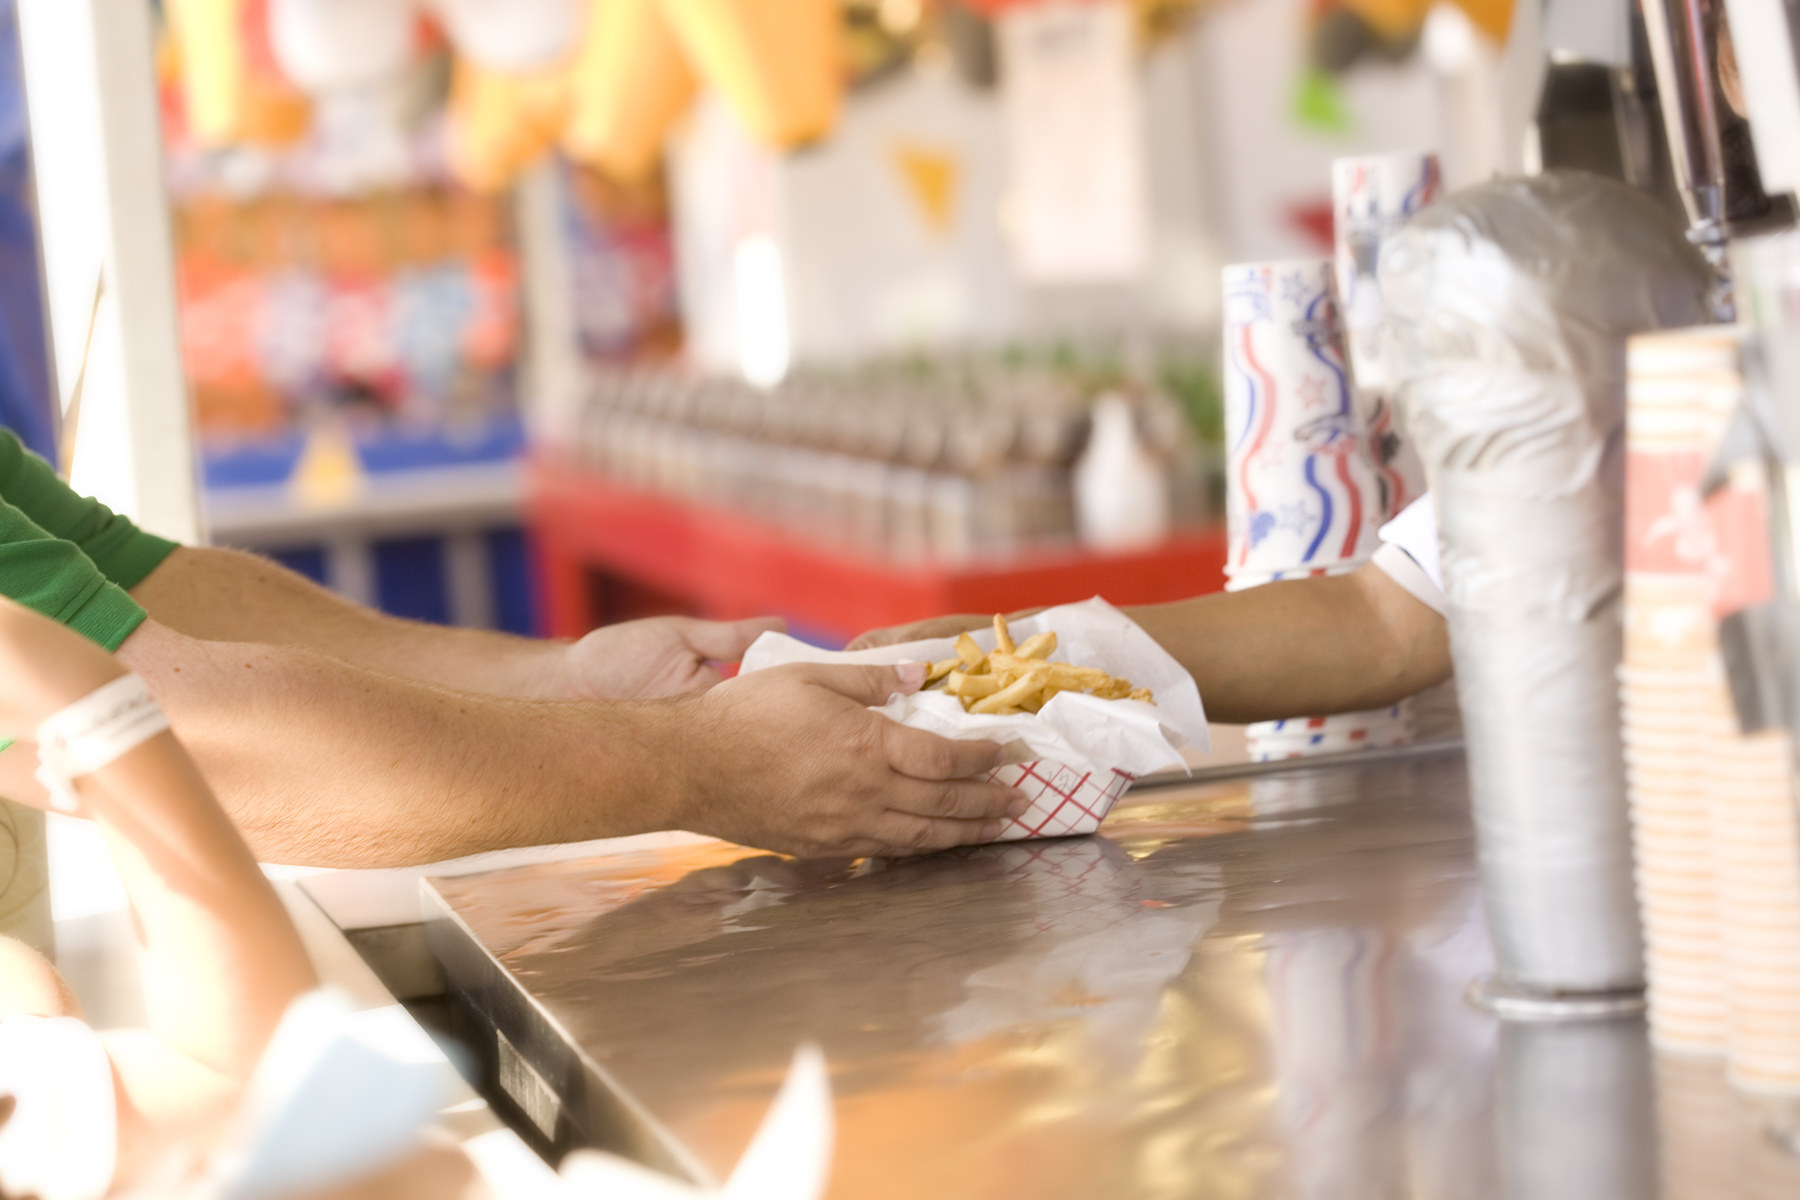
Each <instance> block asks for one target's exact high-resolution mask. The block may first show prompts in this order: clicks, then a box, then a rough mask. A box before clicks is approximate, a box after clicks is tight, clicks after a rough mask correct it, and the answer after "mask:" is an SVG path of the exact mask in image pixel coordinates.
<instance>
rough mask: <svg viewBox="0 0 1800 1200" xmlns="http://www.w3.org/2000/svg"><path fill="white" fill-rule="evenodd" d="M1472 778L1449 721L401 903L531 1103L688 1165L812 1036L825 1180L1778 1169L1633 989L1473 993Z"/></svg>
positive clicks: (571, 1137) (1154, 1189)
mask: <svg viewBox="0 0 1800 1200" xmlns="http://www.w3.org/2000/svg"><path fill="white" fill-rule="evenodd" d="M1467 810H1468V803H1467V779H1466V772H1465V768H1464V764H1463V761H1462V759H1461V757H1460V755H1457V754H1455V753H1443V752H1439V753H1436V754H1420V755H1417V756H1415V757H1413V758H1411V759H1402V760H1400V761H1384V762H1380V763H1370V764H1366V765H1337V766H1333V767H1329V768H1317V769H1308V770H1304V771H1299V772H1294V773H1291V774H1286V775H1279V776H1272V777H1266V778H1257V779H1249V780H1236V781H1230V782H1225V783H1219V784H1212V785H1205V786H1194V787H1187V788H1176V789H1170V790H1168V791H1162V792H1146V793H1140V794H1139V795H1137V796H1127V798H1126V800H1125V802H1124V803H1123V804H1122V805H1121V807H1120V808H1119V809H1118V810H1117V811H1116V812H1115V813H1114V814H1113V816H1112V817H1111V819H1109V820H1108V822H1107V824H1106V826H1105V828H1104V830H1103V832H1102V834H1101V835H1099V836H1097V837H1092V838H1077V839H1066V840H1056V841H1046V842H1039V843H1031V844H1012V845H996V846H988V847H983V848H979V849H974V850H968V851H961V852H954V853H950V854H943V855H937V856H933V857H930V858H924V859H918V860H912V861H857V862H843V861H834V862H794V861H789V860H785V859H781V858H776V857H772V856H768V855H764V854H761V853H759V852H756V851H752V850H745V849H742V848H739V847H734V846H727V845H724V844H721V843H709V844H702V845H688V846H682V847H672V848H665V849H658V850H652V851H645V852H639V853H635V854H630V855H621V856H617V857H611V858H594V859H586V860H579V861H574V862H566V863H557V864H547V865H539V866H531V867H524V868H518V869H513V870H507V871H501V872H495V873H492V874H488V875H481V876H473V877H465V878H460V879H450V880H437V881H433V883H432V884H431V885H430V893H431V894H430V896H429V898H428V908H429V909H430V910H431V911H432V912H433V913H434V914H435V920H434V921H433V926H432V932H433V941H434V945H435V946H436V948H437V951H438V953H439V955H440V957H441V958H442V959H443V960H444V961H445V963H446V966H447V968H448V972H449V974H450V977H451V985H452V989H453V990H454V991H455V992H457V994H458V995H459V997H460V998H461V999H462V1000H463V1001H464V1002H465V1003H467V1004H468V1005H469V1006H470V1008H471V1010H472V1011H473V1012H474V1014H475V1016H476V1020H477V1023H478V1024H482V1025H485V1026H486V1027H487V1029H488V1030H489V1037H490V1038H491V1037H492V1032H493V1031H494V1030H495V1029H496V1028H497V1030H498V1033H499V1035H501V1039H503V1044H504V1045H505V1046H506V1047H508V1049H507V1051H506V1053H507V1054H511V1053H513V1051H512V1050H511V1047H515V1046H516V1047H517V1051H516V1053H517V1054H518V1055H519V1056H521V1057H522V1059H523V1066H524V1067H528V1068H529V1070H523V1071H522V1070H521V1065H520V1064H519V1063H516V1062H513V1063H508V1062H503V1063H502V1064H501V1075H502V1077H503V1079H505V1078H510V1079H511V1080H512V1081H513V1086H509V1087H508V1090H509V1092H512V1094H514V1095H515V1096H518V1097H519V1098H520V1099H522V1100H524V1101H525V1104H524V1105H523V1107H525V1108H526V1109H527V1111H528V1115H531V1116H533V1117H534V1118H535V1119H536V1120H537V1121H538V1123H539V1124H540V1126H541V1127H543V1128H545V1129H546V1130H549V1129H551V1128H557V1136H558V1140H560V1141H562V1142H564V1143H569V1142H577V1143H579V1142H583V1141H586V1142H594V1143H602V1144H609V1145H613V1146H618V1147H622V1148H625V1149H628V1150H632V1151H633V1152H636V1153H639V1154H640V1155H641V1156H644V1157H647V1158H650V1159H652V1160H654V1161H659V1162H661V1163H663V1164H664V1165H666V1166H670V1167H671V1168H673V1169H677V1170H680V1169H685V1170H688V1171H689V1172H691V1173H695V1174H711V1175H713V1176H715V1177H723V1176H724V1175H725V1174H727V1173H728V1172H729V1169H730V1167H731V1164H733V1163H734V1162H735V1161H736V1160H737V1157H738V1155H739V1154H740V1153H741V1152H742V1150H743V1148H744V1145H745V1143H746V1142H747V1141H748V1139H749V1137H750V1134H751V1133H752V1132H753V1130H754V1129H755V1127H756V1124H757V1122H758V1121H759V1120H760V1119H761V1116H762V1114H763V1112H764V1111H765V1110H766V1108H767V1106H768V1104H769V1101H770V1099H771V1097H772V1096H773V1094H774V1091H775V1088H776V1087H777V1085H778V1084H779V1083H780V1080H781V1078H782V1075H783V1073H784V1071H785V1069H786V1067H787V1064H788V1061H789V1058H790V1056H791V1054H792V1052H793V1048H794V1046H795V1044H796V1043H798V1042H800V1041H802V1040H805V1039H813V1040H816V1041H818V1042H819V1043H820V1044H821V1045H822V1046H823V1047H824V1050H825V1053H826V1055H827V1057H828V1059H829V1061H830V1064H831V1072H832V1085H833V1088H834V1090H835V1099H836V1110H837V1120H838V1142H837V1147H836V1152H835V1160H834V1166H833V1173H832V1189H831V1195H833V1196H837V1197H858V1198H882V1197H902V1196H907V1197H910V1196H932V1197H939V1198H944V1200H949V1198H953V1197H954V1198H960V1197H970V1198H975V1197H1001V1196H1005V1197H1012V1196H1017V1197H1070V1198H1074V1197H1083V1198H1087V1197H1171V1198H1172V1197H1196V1196H1205V1197H1233V1198H1235V1197H1245V1198H1248V1197H1306V1198H1309V1200H1310V1198H1320V1197H1334V1198H1335V1197H1346V1198H1348V1197H1401V1196H1404V1197H1419V1198H1421V1200H1424V1198H1430V1200H1437V1198H1452V1197H1455V1198H1462V1197H1468V1198H1476V1197H1489V1196H1495V1197H1498V1196H1504V1197H1509V1198H1511V1197H1521V1198H1524V1197H1530V1198H1533V1200H1537V1198H1548V1197H1558V1198H1560V1197H1570V1198H1574V1197H1583V1198H1587V1200H1593V1198H1599V1197H1606V1198H1611V1197H1618V1198H1620V1200H1637V1198H1640V1197H1641V1198H1643V1200H1652V1198H1654V1197H1657V1196H1658V1195H1659V1194H1660V1195H1662V1196H1665V1197H1669V1198H1671V1200H1673V1198H1674V1197H1677V1196H1684V1195H1695V1196H1698V1195H1702V1194H1704V1195H1709V1196H1738V1195H1742V1196H1745V1197H1751V1196H1755V1197H1761V1196H1774V1195H1777V1194H1782V1195H1795V1194H1800V1169H1797V1168H1796V1166H1795V1164H1794V1163H1793V1161H1792V1160H1789V1159H1786V1158H1785V1157H1784V1156H1782V1155H1781V1154H1780V1153H1779V1152H1778V1151H1777V1150H1776V1148H1775V1146H1774V1144H1773V1142H1772V1141H1770V1140H1769V1139H1768V1138H1767V1137H1766V1136H1764V1135H1763V1134H1762V1133H1761V1132H1760V1130H1759V1128H1758V1126H1757V1124H1756V1122H1755V1121H1754V1120H1753V1119H1752V1118H1751V1117H1750V1116H1749V1115H1748V1114H1746V1113H1743V1112H1740V1111H1739V1110H1738V1109H1737V1108H1736V1107H1735V1102H1734V1101H1732V1100H1731V1098H1730V1095H1729V1093H1728V1091H1727V1090H1725V1088H1724V1084H1723V1082H1722V1078H1714V1077H1715V1076H1716V1075H1718V1074H1719V1073H1718V1071H1717V1070H1716V1068H1714V1067H1712V1066H1710V1065H1705V1064H1695V1063H1691V1062H1681V1061H1678V1060H1677V1061H1674V1062H1673V1063H1672V1064H1662V1065H1658V1064H1653V1062H1652V1059H1651V1055H1650V1051H1649V1049H1648V1045H1647V1042H1646V1039H1645V1036H1644V1029H1643V1025H1642V1023H1641V1022H1639V1021H1622V1022H1610V1023H1608V1022H1593V1023H1563V1024H1556V1025H1528V1024H1520V1025H1510V1026H1505V1027H1503V1026H1501V1025H1500V1024H1499V1023H1498V1022H1496V1021H1495V1020H1494V1019H1493V1018H1492V1017H1490V1016H1487V1015H1485V1014H1483V1013H1481V1012H1478V1011H1476V1010H1475V1009H1473V1008H1471V1007H1469V1006H1468V1005H1467V1004H1466V1003H1465V1001H1464V999H1463V992H1464V989H1465V988H1466V986H1467V985H1468V983H1469V981H1470V980H1471V979H1472V978H1474V977H1475V976H1477V975H1478V974H1481V973H1482V972H1484V971H1486V970H1488V969H1490V967H1491V951H1490V948H1489V945H1488V941H1487V934H1486V930H1485V927H1484V924H1483V920H1482V913H1481V906H1480V899H1479V893H1478V889H1477V885H1476V878H1475V864H1474V854H1473V840H1472V836H1471V831H1470V826H1469V820H1468V811H1467ZM503 1057H504V1055H503ZM525 1078H529V1079H532V1080H534V1081H538V1082H535V1083H534V1084H533V1085H531V1087H533V1088H536V1089H539V1090H547V1091H549V1092H554V1093H555V1098H554V1099H551V1098H549V1097H548V1096H546V1095H541V1094H540V1095H538V1096H536V1097H535V1099H534V1098H533V1097H532V1096H531V1095H521V1094H520V1091H519V1089H518V1086H517V1081H518V1080H520V1079H525ZM1658 1083H1660V1084H1661V1086H1662V1089H1663V1090H1662V1094H1661V1095H1658V1093H1657V1090H1656V1089H1657V1085H1658ZM1659 1111H1660V1114H1661V1117H1662V1120H1663V1121H1664V1123H1665V1126H1666V1127H1665V1128H1664V1129H1663V1131H1662V1142H1661V1146H1660V1153H1659V1141H1658V1132H1657V1118H1658V1113H1659ZM559 1113H560V1114H561V1118H560V1127H558V1125H557V1122H558V1120H559V1118H558V1114H559ZM628 1113H635V1114H636V1116H627V1115H625V1114H628ZM631 1125H637V1126H642V1127H644V1128H638V1129H636V1130H635V1131H634V1130H633V1129H628V1128H624V1127H625V1126H631ZM645 1128H647V1129H648V1130H649V1132H648V1133H646V1132H645ZM659 1142H660V1145H659V1144H658V1143H659ZM1659 1177H1661V1178H1662V1184H1663V1186H1662V1187H1661V1188H1660V1189H1659ZM1702 1180H1704V1181H1705V1183H1706V1186H1704V1187H1699V1186H1697V1185H1699V1183H1700V1181H1702ZM1771 1189H1773V1190H1771Z"/></svg>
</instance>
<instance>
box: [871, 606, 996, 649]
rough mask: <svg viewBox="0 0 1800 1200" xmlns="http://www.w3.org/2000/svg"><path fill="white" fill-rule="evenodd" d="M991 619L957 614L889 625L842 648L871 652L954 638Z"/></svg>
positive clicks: (983, 624)
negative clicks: (875, 649) (924, 640)
mask: <svg viewBox="0 0 1800 1200" xmlns="http://www.w3.org/2000/svg"><path fill="white" fill-rule="evenodd" d="M992 619H993V618H992V617H984V616H978V615H976V614H974V613H957V614H955V615H952V616H946V617H932V618H931V619H930V620H928V621H916V622H914V623H913V624H911V625H890V626H888V627H887V628H886V629H871V630H869V631H868V632H867V633H864V634H861V635H860V636H858V637H857V639H856V640H855V641H853V642H851V643H850V644H849V645H848V646H846V647H844V648H845V649H846V650H871V649H874V648H875V647H876V646H892V645H896V644H898V643H900V642H916V641H920V640H921V639H924V638H939V637H955V636H956V635H957V634H959V633H967V632H968V631H969V630H971V629H981V628H983V627H985V626H986V625H987V623H988V622H989V621H990V620H992Z"/></svg>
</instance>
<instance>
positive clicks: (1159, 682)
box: [739, 596, 1208, 775]
mask: <svg viewBox="0 0 1800 1200" xmlns="http://www.w3.org/2000/svg"><path fill="white" fill-rule="evenodd" d="M1009 626H1010V628H1011V629H1012V634H1013V640H1014V641H1018V642H1023V641H1024V640H1025V639H1026V638H1028V637H1031V636H1032V635H1034V634H1038V633H1042V632H1043V631H1044V630H1046V629H1053V630H1055V631H1056V650H1055V651H1054V652H1053V653H1052V654H1051V656H1050V657H1051V659H1052V660H1053V661H1057V662H1068V663H1073V664H1075V665H1076V666H1082V667H1099V668H1100V669H1101V670H1103V671H1106V672H1108V673H1109V674H1112V675H1116V676H1118V677H1119V678H1121V679H1129V680H1131V682H1132V684H1133V686H1135V687H1142V688H1149V689H1150V691H1151V692H1152V693H1153V694H1154V695H1155V696H1156V703H1155V704H1146V703H1144V702H1143V701H1140V700H1101V699H1098V698H1097V697H1094V696H1087V695H1082V694H1080V693H1078V692H1062V693H1059V694H1058V695H1056V696H1054V697H1052V698H1051V700H1050V703H1048V704H1046V705H1044V708H1043V711H1042V712H1039V713H1037V714H1035V715H1033V714H1031V713H1020V714H1018V715H1017V716H1010V717H995V716H978V715H976V714H974V713H967V712H964V711H963V707H962V702H961V701H959V700H957V699H956V697H954V696H950V695H946V694H945V693H944V692H941V691H924V692H916V693H914V694H912V695H910V696H908V695H895V696H893V697H891V698H889V700H888V702H887V703H886V704H884V705H881V706H880V707H879V708H878V709H877V711H879V712H880V713H882V714H883V715H885V716H888V717H891V718H893V719H894V720H896V721H898V722H900V723H901V724H902V725H909V726H911V727H913V728H914V729H924V730H928V731H930V732H932V733H936V734H942V735H943V736H944V737H949V738H960V739H963V740H965V741H975V740H979V739H987V740H990V741H995V742H999V743H1001V744H1002V745H1006V746H1011V747H1015V749H1013V750H1012V752H1011V753H1010V754H1009V755H1008V758H1009V760H1010V761H1013V762H1027V761H1030V760H1033V759H1047V760H1049V761H1052V762H1060V763H1067V764H1068V765H1070V766H1072V767H1075V768H1077V769H1080V770H1084V771H1124V772H1125V773H1127V774H1129V775H1147V774H1149V773H1150V772H1151V771H1157V770H1161V769H1162V768H1164V767H1178V766H1182V765H1184V764H1183V761H1182V757H1181V755H1180V753H1179V747H1181V746H1182V745H1184V744H1188V743H1191V744H1193V745H1196V746H1199V747H1200V748H1201V749H1205V748H1207V745H1208V742H1207V732H1206V711H1205V709H1204V708H1203V707H1202V706H1201V703H1200V689H1199V688H1197V687H1196V686H1194V677H1193V676H1192V675H1189V674H1188V673H1187V671H1186V670H1185V669H1184V668H1183V667H1182V665H1181V664H1180V663H1179V662H1177V661H1175V659H1174V658H1173V657H1172V656H1171V655H1170V654H1169V652H1168V651H1166V650H1164V649H1163V648H1162V647H1161V646H1159V645H1157V644H1156V640H1155V639H1154V638H1152V637H1151V636H1150V635H1149V634H1147V633H1145V632H1144V631H1143V629H1142V628H1141V627H1140V626H1139V625H1138V624H1137V622H1135V621H1133V620H1132V619H1131V618H1129V617H1127V616H1126V615H1125V614H1124V613H1122V612H1120V611H1119V610H1118V609H1116V608H1114V607H1113V606H1112V605H1110V604H1108V603H1107V602H1106V601H1104V600H1102V599H1100V598H1099V597H1098V596H1096V597H1094V598H1093V599H1092V600H1083V601H1082V602H1081V603H1079V604H1064V605H1060V606H1058V607H1056V608H1047V609H1045V610H1044V611H1043V612H1041V613H1039V614H1038V615H1037V616H1035V617H1024V618H1021V619H1020V620H1017V621H1012V622H1009ZM970 636H971V637H973V638H974V639H975V641H976V643H977V644H979V645H980V646H981V648H982V649H983V650H992V649H993V648H994V631H993V629H992V627H988V628H985V629H980V630H976V631H974V632H972V633H971V634H970ZM955 654H956V643H955V639H954V638H929V639H926V640H924V641H918V642H901V643H898V644H896V645H893V646H881V647H877V648H876V649H873V650H853V651H832V650H821V649H819V648H818V647H817V646H809V645H807V644H806V643H805V642H802V641H799V640H797V639H795V638H791V637H788V636H787V635H786V634H781V633H765V634H763V635H762V636H761V637H759V638H757V639H756V642H755V643H754V644H753V645H752V646H751V647H750V650H749V652H748V653H746V654H745V655H744V663H743V666H742V668H741V669H740V672H739V673H740V674H748V673H749V672H751V671H760V670H763V669H765V668H767V667H776V666H781V665H782V664H784V663H795V662H812V663H828V664H838V665H845V664H850V665H854V664H857V663H877V664H883V665H886V664H891V663H903V662H935V661H938V660H940V659H945V658H952V657H954V656H955Z"/></svg>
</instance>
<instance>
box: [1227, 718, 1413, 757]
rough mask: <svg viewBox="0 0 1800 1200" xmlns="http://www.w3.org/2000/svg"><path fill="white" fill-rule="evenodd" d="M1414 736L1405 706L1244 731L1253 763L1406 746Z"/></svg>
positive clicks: (1272, 723) (1270, 724) (1262, 724)
mask: <svg viewBox="0 0 1800 1200" xmlns="http://www.w3.org/2000/svg"><path fill="white" fill-rule="evenodd" d="M1412 735H1413V719H1412V709H1411V708H1410V707H1409V706H1408V705H1406V704H1405V703H1400V704H1394V705H1390V706H1389V707H1387V708H1378V709H1373V710H1370V711H1367V712H1355V713H1340V714H1338V715H1337V716H1334V717H1291V718H1289V719H1288V720H1285V721H1258V722H1257V723H1256V724H1254V725H1249V726H1246V727H1245V729H1244V737H1245V739H1246V740H1247V742H1248V744H1249V748H1250V758H1251V761H1253V762H1276V761H1279V760H1282V759H1288V758H1306V757H1308V756H1310V755H1314V754H1341V753H1343V752H1344V751H1347V750H1374V749H1379V748H1380V747H1382V746H1403V745H1405V744H1406V743H1408V742H1410V741H1411V740H1412Z"/></svg>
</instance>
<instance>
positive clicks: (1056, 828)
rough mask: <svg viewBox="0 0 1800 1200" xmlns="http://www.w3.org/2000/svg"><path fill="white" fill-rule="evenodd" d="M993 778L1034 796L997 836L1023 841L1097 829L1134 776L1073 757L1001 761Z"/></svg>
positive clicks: (1090, 831) (1076, 833)
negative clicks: (1080, 764) (1078, 764)
mask: <svg viewBox="0 0 1800 1200" xmlns="http://www.w3.org/2000/svg"><path fill="white" fill-rule="evenodd" d="M988 778H989V779H991V780H994V781H995V782H996V783H1004V784H1006V785H1007V786H1008V787H1016V788H1018V789H1019V790H1020V791H1021V792H1024V793H1025V794H1026V795H1027V796H1029V797H1031V807H1030V808H1028V809H1026V810H1025V811H1024V812H1023V813H1021V814H1020V815H1018V816H1016V817H1013V818H1011V819H1010V820H1008V821H1007V822H1006V827H1005V828H1004V829H1003V830H1001V832H1000V836H999V837H998V838H997V839H996V840H997V841H1002V842H1017V841H1022V840H1024V839H1026V838H1052V837H1074V836H1076V835H1079V834H1085V833H1093V832H1094V831H1095V830H1097V829H1099V828H1100V822H1102V821H1104V820H1105V819H1106V814H1107V813H1109V812H1111V811H1112V807H1113V805H1115V804H1117V803H1118V802H1119V797H1120V796H1123V795H1124V794H1125V789H1126V788H1128V787H1130V786H1131V781H1132V778H1133V777H1132V776H1130V775H1127V774H1126V773H1125V772H1123V771H1082V770H1078V769H1076V768H1075V767H1071V766H1069V765H1068V764H1067V763H1059V762H1050V761H1049V760H1047V759H1039V760H1036V761H1034V762H1026V763H1008V764H1006V765H1005V766H1000V767H995V768H994V769H993V770H992V771H989V772H988Z"/></svg>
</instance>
